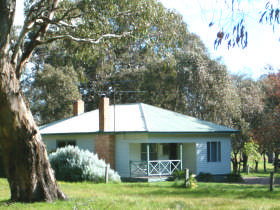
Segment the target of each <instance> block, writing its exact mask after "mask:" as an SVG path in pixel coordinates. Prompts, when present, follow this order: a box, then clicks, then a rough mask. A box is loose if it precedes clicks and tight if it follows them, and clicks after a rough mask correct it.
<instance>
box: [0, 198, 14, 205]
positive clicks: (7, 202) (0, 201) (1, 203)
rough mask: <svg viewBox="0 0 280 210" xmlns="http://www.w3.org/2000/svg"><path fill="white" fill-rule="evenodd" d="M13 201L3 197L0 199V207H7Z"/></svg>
mask: <svg viewBox="0 0 280 210" xmlns="http://www.w3.org/2000/svg"><path fill="white" fill-rule="evenodd" d="M13 204H14V202H13V201H11V200H10V199H8V200H7V199H5V200H0V207H4V206H5V207H7V206H10V205H13Z"/></svg>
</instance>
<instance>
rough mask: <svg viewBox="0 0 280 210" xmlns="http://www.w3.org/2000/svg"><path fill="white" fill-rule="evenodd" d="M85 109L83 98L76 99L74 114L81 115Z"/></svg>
mask: <svg viewBox="0 0 280 210" xmlns="http://www.w3.org/2000/svg"><path fill="white" fill-rule="evenodd" d="M84 111H85V102H84V101H83V100H81V99H78V100H77V101H74V103H73V115H74V116H76V115H80V114H82V113H84Z"/></svg>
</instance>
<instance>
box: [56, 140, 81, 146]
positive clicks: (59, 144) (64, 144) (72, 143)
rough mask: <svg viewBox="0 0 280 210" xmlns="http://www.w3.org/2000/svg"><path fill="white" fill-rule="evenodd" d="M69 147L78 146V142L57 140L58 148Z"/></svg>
mask: <svg viewBox="0 0 280 210" xmlns="http://www.w3.org/2000/svg"><path fill="white" fill-rule="evenodd" d="M67 145H72V146H76V141H75V140H56V147H57V148H61V147H65V146H67Z"/></svg>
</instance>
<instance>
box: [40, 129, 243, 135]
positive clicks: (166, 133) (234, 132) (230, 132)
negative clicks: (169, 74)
mask: <svg viewBox="0 0 280 210" xmlns="http://www.w3.org/2000/svg"><path fill="white" fill-rule="evenodd" d="M238 133H240V131H239V130H236V131H207V132H163V131H158V132H156V131H154V132H147V131H118V132H83V133H74V132H73V133H48V134H41V135H42V136H49V135H51V136H52V135H86V134H87V135H89V134H95V135H101V134H108V135H113V134H115V135H116V134H160V135H162V134H165V135H170V134H173V135H175V134H178V135H180V134H181V135H182V134H184V135H187V134H189V135H202V134H204V135H205V134H227V135H229V134H238Z"/></svg>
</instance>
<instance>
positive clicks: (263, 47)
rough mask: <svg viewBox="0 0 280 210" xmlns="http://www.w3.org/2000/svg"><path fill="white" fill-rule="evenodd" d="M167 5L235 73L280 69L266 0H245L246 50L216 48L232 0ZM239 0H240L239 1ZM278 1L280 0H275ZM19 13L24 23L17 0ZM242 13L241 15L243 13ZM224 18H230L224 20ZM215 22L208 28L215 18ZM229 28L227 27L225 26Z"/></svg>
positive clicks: (169, 1)
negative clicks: (264, 20)
mask: <svg viewBox="0 0 280 210" xmlns="http://www.w3.org/2000/svg"><path fill="white" fill-rule="evenodd" d="M159 1H161V2H162V3H163V5H164V6H165V7H167V8H170V9H175V10H176V11H177V12H178V13H180V14H181V15H182V16H183V18H184V21H185V22H186V23H187V25H188V29H189V30H190V31H191V32H193V33H195V34H197V35H198V36H200V38H201V39H202V40H203V42H204V44H205V45H206V47H207V48H208V49H209V52H210V55H211V56H212V57H213V58H218V57H222V63H224V64H225V65H226V66H227V67H228V70H229V71H230V72H231V73H240V74H246V75H248V76H250V77H252V78H255V79H256V78H258V77H260V76H261V75H262V74H265V73H267V72H266V71H265V70H264V67H265V66H266V65H268V64H269V65H272V66H274V67H275V68H280V58H279V52H280V41H279V39H280V37H279V32H280V26H279V27H278V28H279V29H278V30H275V32H273V30H272V27H271V26H269V25H267V24H259V18H260V12H261V10H262V9H263V8H264V6H265V3H266V1H264V0H241V4H240V5H239V10H240V11H242V12H240V14H242V15H245V16H246V20H247V22H246V23H247V26H248V32H249V42H248V47H247V48H246V49H244V50H242V49H240V48H234V49H230V50H228V49H227V48H226V47H220V48H219V49H218V50H214V40H215V38H216V34H217V32H218V28H219V26H229V28H230V24H231V21H230V18H229V17H230V16H231V14H232V13H231V11H230V10H229V7H228V5H226V2H231V0H159ZM235 1H237V0H235ZM275 2H278V0H275ZM17 5H18V6H19V8H18V9H17V15H16V18H15V22H16V23H17V24H20V23H23V11H22V6H23V1H22V0H17ZM240 14H239V15H240ZM221 17H227V18H226V19H221ZM213 20H214V21H215V25H214V26H213V27H211V28H209V27H208V25H209V23H210V22H211V21H213ZM225 30H226V28H225Z"/></svg>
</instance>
